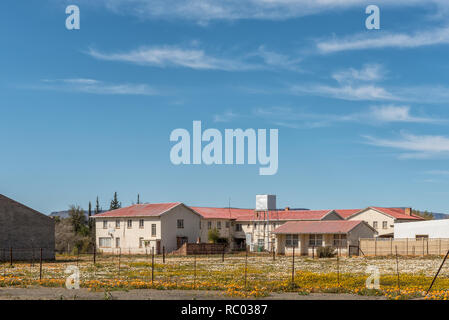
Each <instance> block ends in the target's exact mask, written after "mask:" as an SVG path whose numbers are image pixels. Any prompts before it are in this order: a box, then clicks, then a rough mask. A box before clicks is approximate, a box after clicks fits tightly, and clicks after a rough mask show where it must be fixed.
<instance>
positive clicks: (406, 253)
mask: <svg viewBox="0 0 449 320" xmlns="http://www.w3.org/2000/svg"><path fill="white" fill-rule="evenodd" d="M405 243H406V246H407V248H406V256H408V238H407V239H406V242H405Z"/></svg>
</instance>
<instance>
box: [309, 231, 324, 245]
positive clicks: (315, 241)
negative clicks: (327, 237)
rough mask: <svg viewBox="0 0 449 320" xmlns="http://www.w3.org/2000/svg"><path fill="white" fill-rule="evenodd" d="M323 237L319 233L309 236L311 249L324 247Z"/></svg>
mask: <svg viewBox="0 0 449 320" xmlns="http://www.w3.org/2000/svg"><path fill="white" fill-rule="evenodd" d="M322 246H323V235H322V234H317V233H311V234H309V247H322Z"/></svg>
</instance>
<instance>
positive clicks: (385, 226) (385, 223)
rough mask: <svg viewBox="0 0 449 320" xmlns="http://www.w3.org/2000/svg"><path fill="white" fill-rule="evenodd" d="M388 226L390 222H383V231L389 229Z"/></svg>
mask: <svg viewBox="0 0 449 320" xmlns="http://www.w3.org/2000/svg"><path fill="white" fill-rule="evenodd" d="M387 225H388V222H387V221H383V222H382V229H387Z"/></svg>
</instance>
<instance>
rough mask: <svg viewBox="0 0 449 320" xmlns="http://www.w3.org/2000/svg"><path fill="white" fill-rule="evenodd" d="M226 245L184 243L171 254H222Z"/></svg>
mask: <svg viewBox="0 0 449 320" xmlns="http://www.w3.org/2000/svg"><path fill="white" fill-rule="evenodd" d="M225 249H226V245H224V244H219V243H184V244H183V245H182V247H181V248H179V249H178V250H175V251H173V252H172V253H171V254H175V255H176V254H177V255H183V256H188V255H194V254H222V253H223V252H224V250H225Z"/></svg>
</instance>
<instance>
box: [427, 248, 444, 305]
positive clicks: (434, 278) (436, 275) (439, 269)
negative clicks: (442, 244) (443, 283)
mask: <svg viewBox="0 0 449 320" xmlns="http://www.w3.org/2000/svg"><path fill="white" fill-rule="evenodd" d="M448 255H449V250H448V251H447V253H446V255H445V256H444V259H443V262H441V265H440V267H439V268H438V271H437V273H436V274H435V277H433V280H432V283H431V284H430V287H429V289H427V292H426V296H427V295H428V294H429V292H430V289H432V287H433V284H434V282H435V280H436V279H437V277H438V274H439V273H440V271H441V268H442V267H443V264H444V262H445V261H446V259H447V256H448Z"/></svg>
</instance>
